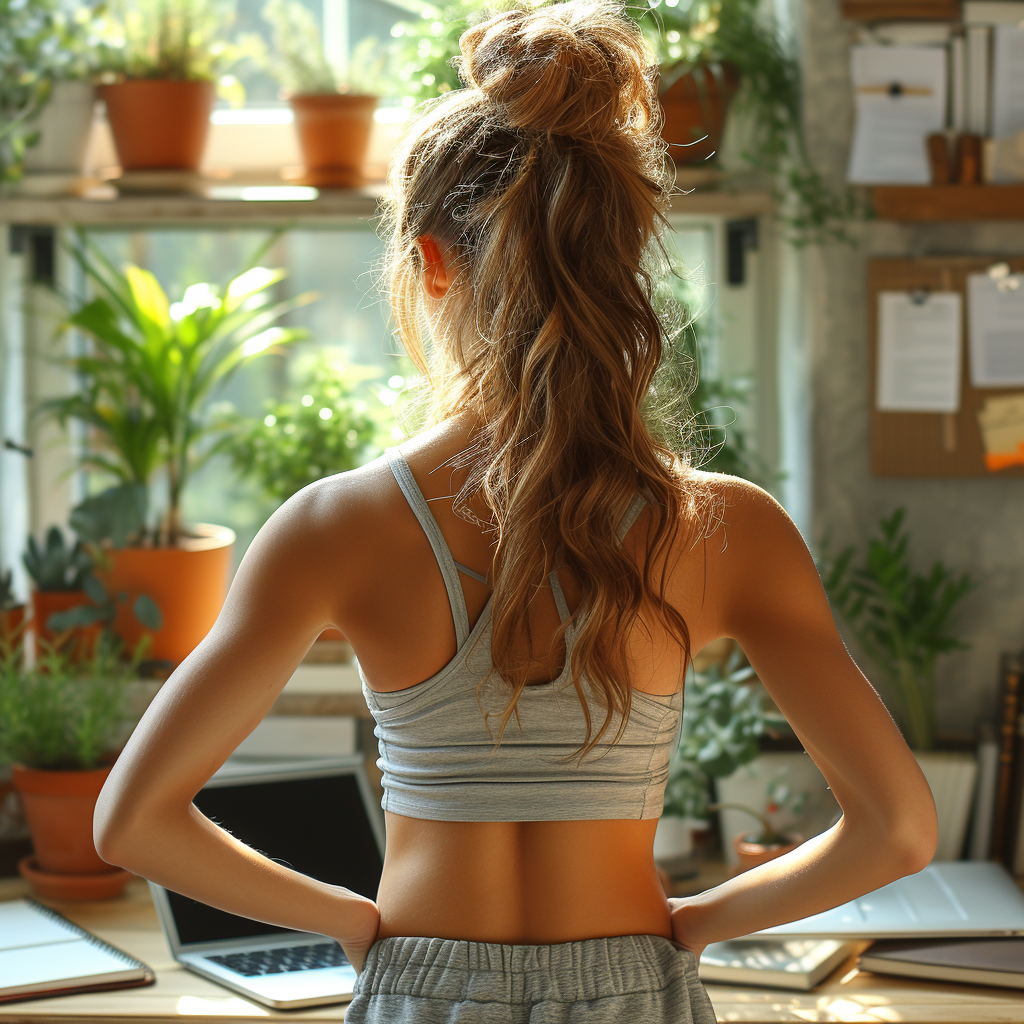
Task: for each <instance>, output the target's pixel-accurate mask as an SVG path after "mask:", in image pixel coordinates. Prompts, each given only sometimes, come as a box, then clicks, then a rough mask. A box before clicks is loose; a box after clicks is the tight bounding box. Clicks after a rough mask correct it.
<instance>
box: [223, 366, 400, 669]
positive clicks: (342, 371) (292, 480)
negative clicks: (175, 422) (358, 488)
mask: <svg viewBox="0 0 1024 1024" xmlns="http://www.w3.org/2000/svg"><path fill="white" fill-rule="evenodd" d="M376 372H377V370H376V368H375V367H364V368H362V370H361V371H360V370H357V369H356V368H355V367H353V366H335V365H332V364H331V363H329V362H327V361H325V360H321V361H319V362H317V363H316V364H314V365H313V367H312V369H311V370H310V371H309V372H308V373H307V374H306V375H305V376H304V377H303V378H302V379H301V380H299V382H298V386H297V388H296V391H295V397H293V398H290V399H287V400H284V401H270V402H267V404H266V407H265V410H264V415H263V416H262V417H257V418H251V419H250V418H245V417H240V416H237V415H234V414H233V415H231V416H229V417H227V418H226V421H225V426H226V428H227V430H226V433H225V439H224V442H223V447H224V449H225V450H226V451H227V453H228V454H229V455H230V457H231V462H232V464H233V465H234V468H235V470H236V471H237V472H238V473H239V474H240V475H241V476H243V477H246V478H248V479H250V480H253V481H255V483H256V484H257V485H258V486H259V487H260V489H261V490H262V491H263V492H264V493H265V494H266V495H267V496H268V497H270V498H274V499H276V500H277V501H286V500H287V499H288V498H290V497H291V496H292V495H293V494H295V493H296V492H297V491H300V490H302V488H303V487H305V486H307V485H308V484H311V483H313V482H314V481H316V480H319V479H321V478H322V477H325V476H329V475H331V474H333V473H344V472H347V471H348V470H351V469H355V468H357V467H358V466H362V465H363V464H365V463H366V462H368V461H370V460H371V459H374V458H376V457H377V456H378V455H379V454H380V453H381V451H382V450H383V448H384V446H385V445H386V444H387V443H388V434H387V427H388V424H387V423H386V422H385V420H386V419H387V417H384V416H382V415H380V413H378V412H377V411H376V410H375V409H374V408H371V406H370V405H369V404H368V403H367V402H366V401H364V400H363V399H362V398H359V397H358V396H357V394H356V392H355V388H356V385H357V383H358V382H359V381H360V380H364V379H366V378H368V377H370V376H372V375H374V374H375V373H376ZM380 408H381V410H383V409H384V406H381V407H380ZM351 658H352V647H351V645H350V644H349V643H348V642H347V641H346V640H345V637H344V636H343V635H342V633H341V632H340V630H337V629H327V630H324V632H323V633H321V634H320V638H319V640H318V641H317V643H316V644H314V646H313V648H312V649H311V650H310V653H309V654H308V655H307V656H306V660H307V661H321V662H322V661H332V662H345V661H350V660H351Z"/></svg>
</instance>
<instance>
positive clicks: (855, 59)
mask: <svg viewBox="0 0 1024 1024" xmlns="http://www.w3.org/2000/svg"><path fill="white" fill-rule="evenodd" d="M850 66H851V75H852V78H853V87H854V92H855V96H856V124H855V127H854V132H853V146H852V148H851V150H850V165H849V168H848V170H847V178H848V179H849V180H850V181H851V182H856V183H858V184H864V185H885V184H906V185H927V184H928V183H929V182H930V180H931V174H930V170H929V166H928V154H927V152H926V149H925V139H926V138H927V136H929V135H931V134H932V133H933V132H941V131H942V130H943V129H944V128H945V127H946V50H945V47H942V48H940V47H937V46H854V47H853V48H852V50H851V53H850Z"/></svg>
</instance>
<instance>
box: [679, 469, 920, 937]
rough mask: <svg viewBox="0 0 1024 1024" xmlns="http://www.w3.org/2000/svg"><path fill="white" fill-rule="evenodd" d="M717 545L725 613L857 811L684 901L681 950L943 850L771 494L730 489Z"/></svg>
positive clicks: (884, 716) (727, 625)
mask: <svg viewBox="0 0 1024 1024" xmlns="http://www.w3.org/2000/svg"><path fill="white" fill-rule="evenodd" d="M725 496H726V501H727V510H726V515H725V523H726V525H725V527H723V528H722V529H724V530H725V536H724V538H722V540H721V541H720V540H719V538H720V536H721V535H720V534H716V535H715V536H714V537H712V538H711V539H710V540H709V541H708V549H709V566H708V580H709V590H712V588H713V590H712V592H711V593H710V594H709V598H710V601H711V614H712V615H714V616H717V617H718V626H719V632H720V635H724V636H731V637H734V638H735V639H736V640H737V641H738V643H739V644H740V646H741V647H742V648H743V651H744V653H745V654H746V655H747V657H748V658H749V660H750V663H751V665H752V666H753V667H754V670H755V671H756V673H757V675H758V678H759V679H760V680H761V681H762V683H764V685H765V688H766V689H767V690H768V693H769V694H770V695H771V697H772V699H773V700H774V701H775V703H776V704H777V705H778V707H779V709H780V710H781V711H782V713H783V714H784V715H785V716H786V718H787V719H788V721H789V723H790V725H792V727H793V730H794V732H795V733H796V735H797V737H798V738H799V740H800V742H801V743H802V744H803V746H804V749H805V750H806V751H807V752H808V754H810V755H811V757H812V758H813V759H814V763H815V764H816V765H817V766H818V768H820V769H821V773H822V774H823V775H824V776H825V779H826V780H827V781H828V784H829V787H830V788H831V790H832V793H833V795H834V796H835V798H836V800H838V802H839V805H840V807H841V808H842V810H843V816H842V818H841V819H840V821H839V822H838V823H837V824H836V825H834V826H833V827H832V828H830V829H828V830H827V831H826V832H824V833H822V834H821V835H819V836H816V837H815V838H813V839H811V840H809V841H808V842H806V843H804V844H803V845H802V846H800V847H798V848H797V849H796V850H794V851H793V852H791V853H788V854H786V855H785V856H782V857H779V858H777V859H776V860H773V861H770V862H769V863H767V864H763V865H761V866H759V867H756V868H753V869H752V870H750V871H746V872H744V873H743V874H741V875H738V876H737V877H735V878H733V879H730V880H729V881H728V882H725V883H724V884H723V885H719V886H717V887H716V888H714V889H710V890H708V891H707V892H704V893H701V894H699V895H697V896H694V897H690V898H687V899H683V900H673V901H672V907H673V911H672V923H673V932H674V933H675V934H676V938H677V941H679V942H681V943H682V944H683V945H686V946H688V947H690V948H691V949H694V950H695V951H697V952H699V951H700V950H701V949H702V948H703V947H704V946H705V945H706V944H707V943H709V942H716V941H719V940H722V939H727V938H732V937H735V936H737V935H745V934H747V933H749V932H754V931H757V930H759V929H761V928H768V927H772V926H774V925H777V924H782V923H784V922H786V921H792V920H796V919H798V918H802V917H807V916H809V915H811V914H816V913H819V912H821V911H823V910H828V909H830V908H832V907H835V906H838V905H839V904H841V903H845V902H847V901H848V900H851V899H855V898H856V897H858V896H861V895H863V894H864V893H866V892H871V891H873V890H874V889H877V888H879V887H881V886H883V885H887V884H888V883H889V882H893V881H895V880H896V879H897V878H901V877H902V876H904V875H907V874H911V873H913V872H916V871H920V870H921V869H922V868H924V867H925V865H927V864H928V862H929V861H930V860H931V858H932V856H933V855H934V853H935V843H936V834H937V827H936V819H935V805H934V802H933V800H932V795H931V791H930V790H929V788H928V784H927V782H926V781H925V779H924V776H923V775H922V773H921V769H920V767H919V766H918V764H917V761H916V760H915V758H914V756H913V754H911V752H910V750H909V749H908V747H907V745H906V743H905V742H904V741H903V738H902V736H901V735H900V733H899V730H898V729H897V728H896V726H895V724H894V723H893V720H892V718H891V717H890V715H889V713H888V711H886V709H885V706H884V705H883V704H882V702H881V700H880V699H879V697H878V695H877V693H876V692H875V691H874V689H873V688H872V687H871V684H870V683H869V682H868V681H867V679H865V678H864V676H863V674H862V673H861V672H860V670H859V669H858V668H857V666H856V665H855V664H854V663H853V661H852V660H851V658H850V656H849V654H848V653H847V651H846V648H845V647H844V646H843V643H842V640H841V639H840V637H839V634H838V632H837V631H836V627H835V623H834V621H833V618H832V613H831V610H830V609H829V605H828V601H827V600H826V598H825V594H824V592H823V590H822V586H821V582H820V580H819V578H818V573H817V570H816V569H815V567H814V563H813V561H812V559H811V556H810V554H809V553H808V551H807V548H806V545H805V544H804V542H803V540H802V538H801V537H800V534H799V532H798V531H797V529H796V527H795V526H794V525H793V523H792V522H791V521H790V519H789V518H788V516H787V515H786V514H785V512H784V511H783V510H782V508H781V507H780V506H779V505H778V504H777V503H776V502H775V501H774V500H773V499H772V498H770V497H769V496H768V495H767V494H765V493H764V492H763V491H761V490H760V489H758V488H756V487H754V486H752V485H749V484H745V483H743V482H740V481H736V482H735V483H730V484H729V485H727V486H726V488H725Z"/></svg>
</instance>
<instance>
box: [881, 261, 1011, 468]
mask: <svg viewBox="0 0 1024 1024" xmlns="http://www.w3.org/2000/svg"><path fill="white" fill-rule="evenodd" d="M1002 262H1006V263H1009V265H1010V269H1011V270H1012V271H1013V272H1014V273H1021V272H1024V257H1006V256H928V257H923V258H921V259H873V260H868V341H869V344H868V353H869V360H870V362H869V367H868V371H869V372H868V381H869V388H870V401H871V473H872V475H873V476H878V477H972V476H973V477H1010V476H1015V477H1016V476H1024V466H1012V467H1010V468H1008V469H1001V470H998V471H997V472H991V471H989V470H988V469H986V468H985V462H984V451H983V449H982V444H981V430H980V428H979V426H978V410H979V409H980V408H981V407H982V405H983V404H984V402H985V399H987V398H989V397H991V396H993V395H1010V394H1020V393H1021V392H1022V391H1024V388H1021V387H1012V388H975V387H973V386H972V385H971V382H970V380H971V379H970V365H969V358H968V352H967V295H966V291H967V275H968V274H977V273H981V272H983V271H985V270H987V269H988V268H989V267H990V266H992V264H993V263H1002ZM916 290H924V291H935V292H939V291H958V292H960V294H961V295H962V296H963V303H962V307H963V324H962V331H961V334H962V339H961V344H962V346H963V351H962V353H961V360H960V366H961V371H960V372H961V392H960V409H959V411H958V412H955V413H928V412H880V411H879V410H878V409H877V408H875V388H876V364H877V357H878V293H879V292H883V291H897V292H899V291H916Z"/></svg>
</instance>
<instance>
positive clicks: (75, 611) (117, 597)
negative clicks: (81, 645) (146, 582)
mask: <svg viewBox="0 0 1024 1024" xmlns="http://www.w3.org/2000/svg"><path fill="white" fill-rule="evenodd" d="M82 589H83V590H84V591H85V596H86V597H88V598H89V601H90V603H89V604H82V605H78V606H77V607H75V608H69V609H68V610H67V611H64V612H54V613H53V615H51V616H50V617H49V618H48V619H47V620H46V628H47V629H49V630H52V631H53V632H55V633H64V632H68V631H70V630H74V629H78V628H80V627H83V626H92V625H94V624H96V623H101V624H102V625H103V628H104V629H105V630H110V629H112V628H113V625H114V618H115V616H116V615H117V606H118V605H119V604H124V602H125V601H126V600H127V599H128V597H127V595H126V594H123V593H118V594H111V593H109V592H108V591H107V588H106V587H105V586H104V585H103V584H102V582H100V580H99V578H98V577H96V576H94V575H92V574H91V573H90V574H89V575H87V576H86V577H85V579H84V580H83V582H82ZM132 613H133V614H134V615H135V618H136V619H137V620H138V622H139V624H140V625H142V626H145V628H146V629H150V630H152V631H153V632H156V630H158V629H159V628H160V627H161V626H162V625H163V615H161V613H160V609H159V608H158V607H157V606H156V602H155V601H154V600H153V599H152V598H151V597H149V596H148V595H147V594H139V595H138V597H136V598H135V603H134V604H133V605H132Z"/></svg>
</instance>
